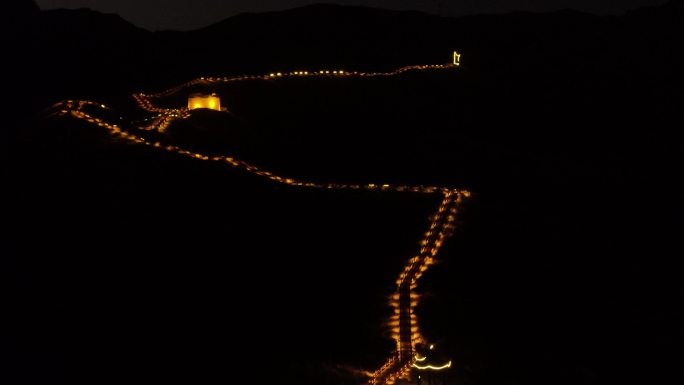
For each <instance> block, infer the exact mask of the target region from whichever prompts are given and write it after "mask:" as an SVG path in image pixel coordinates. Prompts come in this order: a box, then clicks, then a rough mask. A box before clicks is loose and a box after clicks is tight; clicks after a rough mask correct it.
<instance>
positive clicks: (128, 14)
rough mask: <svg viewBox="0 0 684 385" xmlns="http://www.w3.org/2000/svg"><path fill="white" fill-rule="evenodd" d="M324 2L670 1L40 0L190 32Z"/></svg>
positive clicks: (529, 5)
mask: <svg viewBox="0 0 684 385" xmlns="http://www.w3.org/2000/svg"><path fill="white" fill-rule="evenodd" d="M321 2H327V3H338V4H350V5H367V6H372V7H380V8H391V9H416V10H421V11H426V12H430V13H441V14H443V15H464V14H473V13H489V12H503V11H510V10H530V11H549V10H557V9H564V8H574V9H579V10H583V11H587V12H593V13H620V12H624V11H625V10H628V9H632V8H637V7H640V6H644V5H660V4H663V3H664V2H665V0H619V1H617V0H452V1H448V0H441V1H440V0H341V1H340V0H338V1H322V0H260V1H254V0H231V1H224V0H37V3H38V5H39V6H40V7H41V8H42V9H51V8H81V7H87V8H92V9H95V10H98V11H102V12H109V13H117V14H119V15H121V16H123V17H124V18H125V19H127V20H129V21H131V22H132V23H134V24H136V25H138V26H140V27H143V28H147V29H150V30H158V29H175V30H188V29H194V28H200V27H204V26H207V25H209V24H212V23H215V22H217V21H220V20H222V19H224V18H226V17H229V16H232V15H235V14H237V13H242V12H264V11H273V10H281V9H287V8H293V7H298V6H303V5H306V4H314V3H321Z"/></svg>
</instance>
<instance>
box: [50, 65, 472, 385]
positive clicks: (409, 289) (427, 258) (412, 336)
mask: <svg viewBox="0 0 684 385" xmlns="http://www.w3.org/2000/svg"><path fill="white" fill-rule="evenodd" d="M456 55H457V53H454V64H439V65H419V66H408V67H402V68H399V69H397V70H395V71H392V72H384V73H383V72H372V73H366V72H347V71H341V70H334V71H329V70H326V71H318V72H309V71H295V72H289V73H280V72H278V73H271V74H268V75H262V76H237V77H232V78H227V77H225V78H200V79H195V80H192V81H190V82H187V83H184V84H181V85H179V86H177V87H174V88H171V89H169V90H166V91H163V92H160V93H156V94H150V95H148V94H142V93H140V94H134V95H133V98H134V99H135V101H136V102H137V104H138V106H139V107H140V108H141V109H142V110H144V111H147V112H150V113H153V115H152V116H150V117H149V118H147V119H145V120H144V121H142V122H139V123H143V124H142V125H138V126H137V127H136V128H132V129H124V128H122V127H121V126H119V125H118V124H115V123H111V122H108V121H106V120H105V119H102V118H99V117H97V116H95V114H97V113H98V111H101V112H104V111H105V110H109V107H107V106H105V105H103V104H100V103H95V102H92V101H84V100H67V101H63V102H60V103H57V104H55V105H54V107H55V108H56V109H57V110H58V111H59V113H60V114H62V115H70V116H72V117H74V118H77V119H80V120H83V121H85V122H88V123H90V124H93V125H96V126H99V127H101V128H104V129H106V131H107V132H108V133H109V134H110V135H111V136H112V137H115V138H120V139H123V140H125V141H127V142H129V143H131V144H138V145H143V146H148V147H153V148H157V149H161V150H165V151H168V152H171V153H175V154H179V155H182V156H187V157H191V158H195V159H199V160H202V161H207V162H217V163H225V164H228V165H229V166H232V167H234V168H237V169H241V170H244V171H247V172H249V173H252V174H255V175H257V176H260V177H264V178H267V179H269V180H271V181H273V182H277V183H283V184H286V185H290V186H294V187H306V188H317V189H329V190H370V191H395V192H411V193H422V194H439V195H441V196H442V202H441V204H440V205H439V207H438V208H437V210H436V211H435V213H434V215H433V216H432V217H431V223H430V228H429V229H428V231H427V232H426V233H425V234H424V236H423V239H422V241H421V243H420V249H419V252H418V253H417V254H416V255H415V256H414V257H413V258H411V259H410V260H409V261H408V263H407V264H406V266H405V268H404V270H403V271H402V272H401V274H400V275H399V278H398V279H397V282H396V283H397V289H396V291H395V292H394V294H392V296H391V297H390V305H391V306H392V308H393V315H392V316H391V319H390V320H389V322H388V325H389V328H390V330H391V332H392V337H393V338H394V339H395V340H396V343H397V350H396V351H395V352H394V353H392V354H391V356H390V357H389V359H388V360H387V361H386V362H385V364H384V365H383V366H382V367H380V368H379V369H378V370H376V371H375V372H374V373H373V374H372V375H371V376H370V377H371V378H370V380H369V382H370V384H371V385H383V384H388V385H391V384H393V383H394V382H395V381H396V380H397V379H400V378H405V377H406V376H407V375H408V374H409V371H410V370H411V368H416V369H444V368H448V367H450V366H451V362H449V364H448V365H445V366H444V367H439V368H437V367H431V366H420V365H416V362H417V361H422V360H423V359H421V358H420V357H417V356H416V353H415V352H416V349H415V348H416V346H417V345H419V344H424V343H425V339H424V338H423V336H422V334H421V333H420V330H419V328H418V319H417V316H416V313H415V308H416V306H417V304H418V295H417V294H416V293H415V289H416V287H417V285H418V280H419V279H420V277H421V276H422V274H423V273H424V272H425V271H426V270H427V269H428V267H429V266H430V265H432V264H433V263H435V259H436V257H437V254H438V252H439V250H440V248H441V247H442V245H443V243H444V240H445V239H446V238H447V237H448V236H450V235H451V234H452V233H453V230H454V228H455V223H456V215H457V214H458V210H459V207H460V205H461V204H462V202H463V200H464V199H465V198H468V197H469V196H470V192H468V191H467V190H462V189H455V188H447V187H438V186H423V185H420V186H407V185H393V184H339V183H317V182H306V181H300V180H297V179H294V178H288V177H283V176H279V175H276V174H274V173H272V172H270V171H267V170H264V169H262V168H260V167H257V166H255V165H253V164H251V163H248V162H245V161H242V160H239V159H235V158H233V157H230V156H226V155H218V156H210V155H205V154H202V153H199V152H194V151H190V150H187V149H184V148H182V147H180V146H176V145H165V144H163V143H161V142H159V141H151V140H148V139H146V138H145V137H144V132H145V131H157V132H160V133H163V132H164V131H165V130H166V129H167V128H168V126H169V125H170V124H171V123H173V122H174V121H176V120H179V119H186V118H188V117H189V116H190V114H191V112H190V111H189V110H188V108H185V107H183V108H162V107H158V106H156V105H155V104H154V103H153V100H154V99H158V98H161V97H167V96H171V95H174V94H177V93H179V92H180V91H182V90H184V89H186V88H188V87H191V86H194V85H198V84H215V83H232V82H239V81H244V80H254V79H262V80H273V79H278V78H283V77H309V76H320V77H376V76H384V77H389V76H396V75H399V74H402V73H405V72H409V71H426V70H446V69H453V68H456V67H458V66H459V65H460V55H458V59H459V60H458V61H456V57H457V56H456ZM135 130H139V131H140V132H139V133H134V132H133V131H135Z"/></svg>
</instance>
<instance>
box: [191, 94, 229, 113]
mask: <svg viewBox="0 0 684 385" xmlns="http://www.w3.org/2000/svg"><path fill="white" fill-rule="evenodd" d="M200 108H208V109H210V110H216V111H221V98H219V97H218V96H217V95H216V94H211V95H207V94H192V95H190V97H189V98H188V109H189V110H197V109H200Z"/></svg>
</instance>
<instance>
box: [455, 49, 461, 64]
mask: <svg viewBox="0 0 684 385" xmlns="http://www.w3.org/2000/svg"><path fill="white" fill-rule="evenodd" d="M454 65H455V66H457V67H458V66H460V65H461V54H460V53H458V52H456V51H454Z"/></svg>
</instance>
